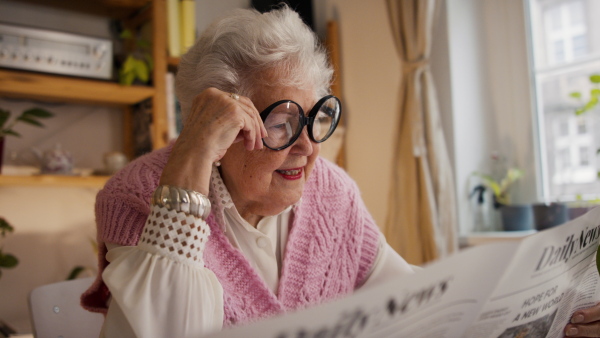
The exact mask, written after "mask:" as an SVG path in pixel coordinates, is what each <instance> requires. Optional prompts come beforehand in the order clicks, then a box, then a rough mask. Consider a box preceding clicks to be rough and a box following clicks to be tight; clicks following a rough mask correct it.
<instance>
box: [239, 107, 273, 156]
mask: <svg viewBox="0 0 600 338" xmlns="http://www.w3.org/2000/svg"><path fill="white" fill-rule="evenodd" d="M239 103H240V105H242V106H243V109H244V111H245V112H246V114H248V117H249V118H250V120H248V121H246V122H247V124H246V126H247V127H246V128H244V139H245V140H244V145H245V147H246V149H248V150H253V149H262V147H263V144H262V138H263V137H266V133H267V130H266V129H265V127H264V125H263V123H262V119H261V118H260V113H259V112H258V110H256V108H255V107H254V104H253V103H252V101H250V99H249V98H247V97H243V96H241V97H239Z"/></svg>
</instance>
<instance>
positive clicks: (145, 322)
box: [100, 175, 413, 338]
mask: <svg viewBox="0 0 600 338" xmlns="http://www.w3.org/2000/svg"><path fill="white" fill-rule="evenodd" d="M217 176H218V175H217ZM218 179H219V180H220V177H218ZM219 183H221V184H222V181H221V182H219ZM223 195H224V196H223ZM223 195H222V197H223V201H224V216H225V217H224V219H225V221H226V227H225V229H224V231H225V235H226V236H227V238H228V239H229V241H230V242H231V244H232V245H233V246H234V247H236V248H238V249H240V250H241V251H242V252H243V254H244V256H245V257H246V258H247V259H248V261H249V262H250V264H251V265H252V267H253V268H254V269H255V270H256V271H257V272H258V273H259V275H260V276H261V277H262V278H263V279H264V281H265V282H266V284H267V285H268V286H269V288H270V289H271V290H272V291H273V292H274V293H277V287H278V283H279V274H280V270H281V264H282V261H283V254H284V252H285V244H286V242H287V236H288V225H289V224H288V223H289V222H288V221H289V219H290V216H291V215H292V213H293V210H292V207H291V206H290V207H289V208H287V209H285V210H284V211H283V212H282V213H280V214H278V215H275V216H268V217H264V218H262V219H261V220H260V222H259V223H258V225H257V227H256V228H254V227H252V226H251V225H250V224H249V223H248V222H246V221H245V220H244V219H243V218H242V217H241V216H240V215H239V213H238V212H237V210H236V208H235V206H234V205H233V203H232V202H231V198H230V197H229V194H228V193H227V192H226V193H225V194H223ZM164 215H168V217H166V219H165V217H164ZM209 234H210V229H209V226H208V224H207V223H206V222H204V221H203V220H202V219H199V218H195V217H193V216H189V215H186V214H184V213H177V212H175V211H173V210H168V209H166V208H161V207H158V206H153V207H152V213H151V214H150V215H149V217H148V220H147V221H146V226H145V228H144V233H143V234H142V236H141V238H140V242H139V243H138V245H137V246H131V247H129V246H119V245H117V244H114V243H107V248H108V253H107V254H106V259H107V260H108V262H109V263H110V264H109V265H108V266H107V267H106V269H105V270H104V272H103V274H102V278H103V279H104V282H105V283H106V285H107V286H108V288H109V290H110V291H111V300H110V302H109V307H108V313H107V316H106V319H105V322H104V326H103V329H102V333H101V335H100V337H157V338H158V337H199V336H201V335H204V334H207V333H210V332H213V331H218V330H220V329H221V327H222V324H223V289H222V287H221V284H220V283H219V281H218V280H217V278H216V277H215V275H214V273H213V272H212V271H210V270H208V269H206V268H205V267H204V263H203V262H202V260H201V258H200V259H198V257H201V255H194V253H195V252H197V253H199V252H201V251H202V250H203V248H204V243H206V240H207V239H208V236H209ZM194 259H196V260H194ZM410 273H413V269H412V267H411V266H410V265H409V264H408V263H407V262H406V261H405V260H404V259H403V258H402V257H400V255H398V254H397V253H396V252H395V251H394V250H393V249H392V248H391V247H390V246H389V245H388V244H387V243H386V242H385V238H384V237H383V235H382V236H381V237H380V241H379V251H378V254H377V257H376V260H375V263H374V265H373V268H372V270H371V272H370V274H369V276H368V278H367V280H366V282H365V284H364V285H363V286H362V287H363V288H365V287H372V286H374V285H377V284H378V283H380V282H381V281H385V280H386V279H389V278H391V277H395V276H398V275H400V274H410ZM199 300H200V301H199Z"/></svg>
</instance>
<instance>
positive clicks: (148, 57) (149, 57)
mask: <svg viewBox="0 0 600 338" xmlns="http://www.w3.org/2000/svg"><path fill="white" fill-rule="evenodd" d="M144 59H146V63H147V64H148V70H150V71H152V69H154V59H153V58H152V55H150V53H145V54H144Z"/></svg>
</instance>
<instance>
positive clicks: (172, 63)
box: [167, 56, 179, 68]
mask: <svg viewBox="0 0 600 338" xmlns="http://www.w3.org/2000/svg"><path fill="white" fill-rule="evenodd" d="M167 64H168V65H169V67H174V68H177V66H179V58H178V57H172V56H169V57H168V58H167Z"/></svg>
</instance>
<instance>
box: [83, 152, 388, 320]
mask: <svg viewBox="0 0 600 338" xmlns="http://www.w3.org/2000/svg"><path fill="white" fill-rule="evenodd" d="M170 151H171V147H170V146H169V147H166V148H163V149H161V150H157V151H154V152H152V153H150V154H147V155H145V156H142V157H140V158H139V159H137V160H136V161H133V162H132V163H131V164H130V165H129V166H127V167H126V168H125V169H124V170H122V171H120V172H119V173H117V174H116V175H115V176H114V177H113V178H111V179H110V180H109V181H108V182H107V184H106V186H105V187H104V188H103V189H102V190H101V191H100V192H99V193H98V196H97V199H96V222H97V228H98V229H97V230H98V233H97V239H98V246H99V254H98V258H99V269H98V270H99V272H98V276H97V278H96V281H95V282H94V284H93V285H92V286H91V287H90V288H89V289H88V290H87V291H86V292H85V293H84V294H83V295H82V297H81V300H82V305H83V306H84V307H85V308H87V309H88V310H90V311H96V312H103V313H105V312H106V301H107V299H108V297H109V295H110V294H109V291H108V288H107V287H106V285H105V284H104V282H103V281H102V276H101V274H102V271H103V270H104V268H105V267H106V266H107V264H108V262H107V261H106V259H105V255H106V252H107V249H106V245H105V242H113V243H117V244H120V245H136V244H137V242H138V240H139V237H140V235H141V233H142V230H143V227H144V223H145V221H146V218H147V216H148V214H149V212H150V206H149V200H150V196H151V194H152V192H153V191H154V189H155V188H156V186H157V185H158V181H159V178H160V173H161V171H162V168H163V167H164V165H165V163H166V162H167V158H168V156H169V154H170ZM214 190H215V189H212V187H211V192H210V196H209V197H210V199H211V202H212V203H213V208H212V212H211V214H210V216H209V217H208V219H207V223H208V224H209V226H210V228H211V236H210V238H209V241H208V242H207V244H206V247H205V250H204V261H205V266H206V267H207V268H208V269H210V270H211V271H213V272H214V273H215V275H216V277H217V279H218V280H219V282H220V283H221V285H222V286H223V293H224V294H223V298H224V299H223V300H224V323H223V324H224V326H231V325H235V324H241V323H246V322H249V321H255V320H257V319H260V318H266V317H269V316H272V315H275V314H279V313H283V312H286V311H290V310H296V309H301V308H304V307H307V306H309V305H315V304H319V303H322V302H324V301H327V300H331V299H334V298H337V297H340V296H342V295H345V294H349V293H351V292H352V291H353V290H354V289H355V288H356V287H358V286H360V285H361V284H362V283H363V282H364V281H365V279H366V277H367V274H368V272H369V271H370V270H371V267H372V266H373V262H374V260H375V257H376V255H377V250H378V249H377V248H378V240H379V235H380V234H379V230H378V228H377V226H376V225H375V223H374V221H373V219H372V218H371V216H370V214H369V213H368V211H367V209H366V207H365V205H364V204H363V202H362V199H361V197H360V193H359V191H358V188H357V186H356V184H355V183H354V182H353V181H352V180H351V179H350V178H349V177H348V175H347V174H346V173H345V172H344V171H343V170H342V169H340V168H339V167H337V166H335V165H334V164H332V163H330V162H328V161H326V160H323V159H321V158H319V159H317V161H316V163H315V167H314V170H313V171H312V173H311V176H310V178H309V180H308V181H307V182H306V184H305V188H304V193H303V195H302V201H301V202H300V203H299V204H298V205H297V206H296V207H295V208H294V217H293V221H292V223H291V224H292V225H291V227H290V233H289V237H288V243H287V245H286V252H285V257H284V261H283V268H282V273H281V279H280V282H279V289H278V292H277V294H274V293H273V292H272V291H271V290H270V289H269V288H268V287H267V285H266V284H265V282H264V281H263V280H262V279H261V277H260V276H259V275H258V273H257V272H256V271H255V270H254V269H253V268H252V267H251V265H250V263H249V262H248V261H247V260H246V259H245V258H244V256H243V254H242V252H241V251H239V250H238V249H236V248H234V247H233V246H232V245H231V244H230V243H229V241H228V240H227V237H226V236H225V234H224V233H223V231H222V229H223V223H222V222H223V210H222V204H221V203H220V197H219V194H218V193H216V192H215V191H214ZM198 301H201V300H198Z"/></svg>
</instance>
